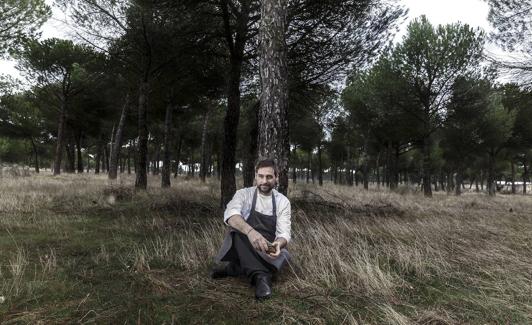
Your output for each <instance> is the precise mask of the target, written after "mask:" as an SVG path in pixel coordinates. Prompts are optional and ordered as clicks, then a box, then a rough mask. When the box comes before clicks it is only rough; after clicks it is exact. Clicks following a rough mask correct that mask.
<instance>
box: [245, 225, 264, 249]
mask: <svg viewBox="0 0 532 325" xmlns="http://www.w3.org/2000/svg"><path fill="white" fill-rule="evenodd" d="M248 239H249V241H250V243H251V245H253V247H254V248H255V249H256V250H258V251H261V252H264V253H266V251H267V250H268V242H267V241H266V239H265V238H264V237H263V236H262V235H261V234H260V233H259V232H258V231H256V230H255V229H253V230H251V231H250V232H249V233H248Z"/></svg>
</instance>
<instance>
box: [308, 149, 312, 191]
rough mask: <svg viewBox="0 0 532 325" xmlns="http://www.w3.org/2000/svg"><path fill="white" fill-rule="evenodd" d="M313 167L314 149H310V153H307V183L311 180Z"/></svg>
mask: <svg viewBox="0 0 532 325" xmlns="http://www.w3.org/2000/svg"><path fill="white" fill-rule="evenodd" d="M311 168H312V151H311V150H309V151H308V155H307V184H308V183H309V180H310V169H311Z"/></svg>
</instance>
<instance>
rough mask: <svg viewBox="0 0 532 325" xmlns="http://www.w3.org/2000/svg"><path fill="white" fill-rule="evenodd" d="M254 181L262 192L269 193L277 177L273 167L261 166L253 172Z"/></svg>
mask: <svg viewBox="0 0 532 325" xmlns="http://www.w3.org/2000/svg"><path fill="white" fill-rule="evenodd" d="M255 181H256V182H257V188H258V189H259V191H260V192H261V193H262V194H270V192H271V191H272V189H273V188H274V186H275V184H277V177H275V172H274V170H273V168H271V167H262V168H259V169H258V170H257V172H256V173H255Z"/></svg>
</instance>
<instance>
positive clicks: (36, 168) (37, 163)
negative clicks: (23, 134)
mask: <svg viewBox="0 0 532 325" xmlns="http://www.w3.org/2000/svg"><path fill="white" fill-rule="evenodd" d="M30 140H31V148H32V149H33V155H34V157H35V161H34V165H35V172H36V173H37V174H38V173H39V153H38V151H37V145H36V144H35V140H33V137H31V138H30Z"/></svg>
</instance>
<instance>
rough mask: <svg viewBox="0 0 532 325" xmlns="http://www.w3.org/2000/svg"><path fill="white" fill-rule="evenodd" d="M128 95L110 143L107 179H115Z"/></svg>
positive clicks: (127, 108)
mask: <svg viewBox="0 0 532 325" xmlns="http://www.w3.org/2000/svg"><path fill="white" fill-rule="evenodd" d="M129 104H130V103H129V94H127V95H126V98H125V99H124V105H123V106H122V112H121V113H120V120H119V122H118V127H117V129H116V132H115V134H114V137H113V140H114V141H112V142H111V157H110V163H109V174H108V178H109V179H116V176H117V169H118V158H119V157H120V150H121V149H122V138H123V134H124V127H125V125H126V117H127V113H128V110H129Z"/></svg>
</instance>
